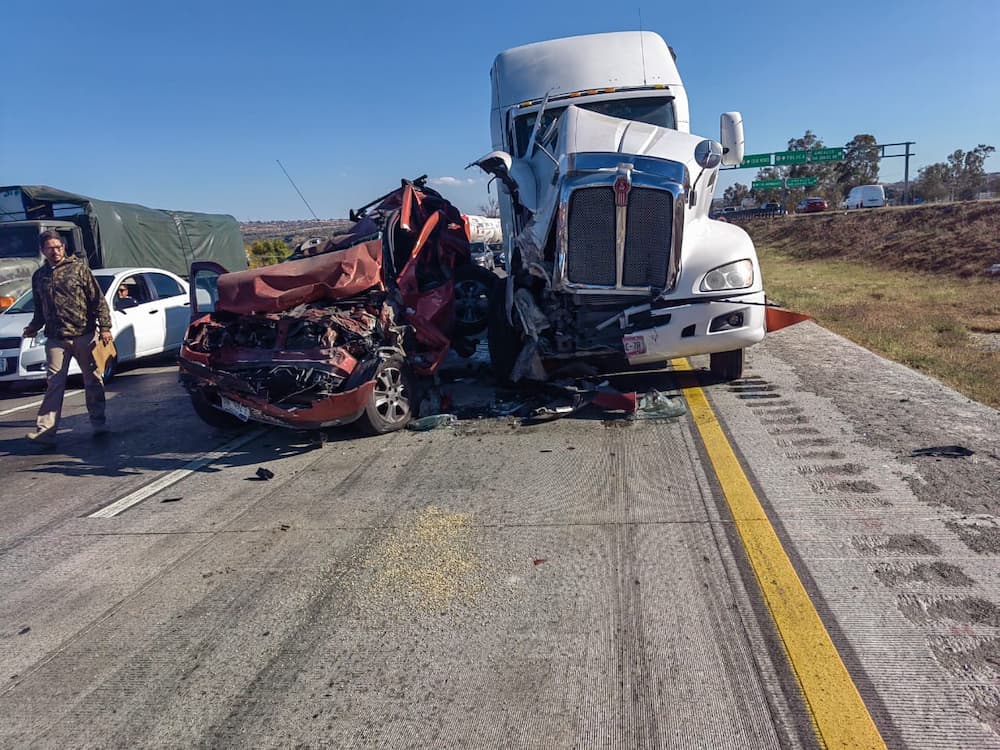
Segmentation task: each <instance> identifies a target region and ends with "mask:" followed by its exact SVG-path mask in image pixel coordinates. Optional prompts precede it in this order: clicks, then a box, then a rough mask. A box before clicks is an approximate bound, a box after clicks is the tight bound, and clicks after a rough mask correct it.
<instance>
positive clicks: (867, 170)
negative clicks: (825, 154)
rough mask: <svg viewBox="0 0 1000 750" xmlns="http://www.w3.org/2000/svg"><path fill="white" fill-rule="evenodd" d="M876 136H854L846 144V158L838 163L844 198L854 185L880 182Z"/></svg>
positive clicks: (837, 168)
mask: <svg viewBox="0 0 1000 750" xmlns="http://www.w3.org/2000/svg"><path fill="white" fill-rule="evenodd" d="M877 143H878V142H877V141H876V140H875V136H873V135H868V134H867V133H864V134H861V133H859V134H858V135H856V136H854V137H853V138H852V139H851V140H849V141H848V142H847V143H846V144H845V145H844V160H843V161H842V162H840V163H838V164H837V167H836V172H837V185H838V186H839V187H840V197H841V198H844V197H845V196H846V195H847V194H848V193H849V192H850V191H851V188H852V187H857V186H858V185H872V184H874V183H876V182H878V168H879V150H878V146H877Z"/></svg>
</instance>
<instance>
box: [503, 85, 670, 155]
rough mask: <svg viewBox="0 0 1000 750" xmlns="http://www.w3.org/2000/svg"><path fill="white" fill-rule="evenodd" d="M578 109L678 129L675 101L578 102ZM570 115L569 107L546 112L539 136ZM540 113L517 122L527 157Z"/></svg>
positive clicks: (520, 143) (519, 146)
mask: <svg viewBox="0 0 1000 750" xmlns="http://www.w3.org/2000/svg"><path fill="white" fill-rule="evenodd" d="M574 104H575V105H576V106H577V107H580V108H582V109H586V110H589V111H591V112H596V113H597V114H599V115H608V116H609V117H620V118H622V119H623V120H635V121H637V122H644V123H647V124H649V125H656V126H658V127H661V128H671V129H675V128H676V127H677V121H676V119H675V118H674V99H673V97H664V96H650V97H642V98H636V99H606V100H604V101H597V102H578V103H577V102H574ZM565 111H566V107H549V108H546V110H545V114H544V115H543V116H542V127H541V128H540V129H539V131H538V132H539V133H540V134H541V133H545V132H546V131H547V130H548V128H549V125H551V124H552V121H553V120H556V119H558V117H559V116H560V115H561V114H562V113H563V112H565ZM536 114H537V113H536V112H530V113H529V114H526V115H522V116H521V117H518V118H517V119H516V120H515V121H514V130H515V137H516V139H517V150H518V153H519V154H523V153H524V152H525V149H526V148H527V147H528V141H529V140H530V138H531V129H532V128H533V127H534V125H535V115H536Z"/></svg>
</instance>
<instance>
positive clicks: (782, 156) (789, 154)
mask: <svg viewBox="0 0 1000 750" xmlns="http://www.w3.org/2000/svg"><path fill="white" fill-rule="evenodd" d="M807 153H809V152H808V151H779V152H778V153H776V154H775V155H774V164H775V166H777V165H778V164H805V163H806V154H807Z"/></svg>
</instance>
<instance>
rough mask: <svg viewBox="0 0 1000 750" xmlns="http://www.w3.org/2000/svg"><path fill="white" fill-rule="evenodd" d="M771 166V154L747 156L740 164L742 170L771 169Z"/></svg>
mask: <svg viewBox="0 0 1000 750" xmlns="http://www.w3.org/2000/svg"><path fill="white" fill-rule="evenodd" d="M769 166H771V155H770V154H747V155H746V156H744V157H743V161H741V162H740V167H739V168H740V169H743V168H745V167H769Z"/></svg>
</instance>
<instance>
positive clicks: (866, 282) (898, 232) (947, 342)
mask: <svg viewBox="0 0 1000 750" xmlns="http://www.w3.org/2000/svg"><path fill="white" fill-rule="evenodd" d="M744 228H745V229H747V231H748V232H749V233H750V235H751V236H752V237H753V238H754V241H755V243H756V244H757V249H758V252H759V254H760V262H761V267H762V271H763V274H764V282H765V288H766V289H767V292H768V297H769V298H770V299H772V300H774V301H775V302H777V303H779V304H781V305H783V306H785V307H787V308H789V309H792V310H795V311H797V312H802V313H806V314H808V315H811V316H812V317H813V318H814V319H815V320H816V321H817V322H818V323H819V324H820V325H822V326H824V327H826V328H828V329H830V330H832V331H835V332H837V333H839V334H841V335H842V336H845V337H847V338H849V339H851V340H852V341H855V342H856V343H858V344H860V345H862V346H864V347H866V348H868V349H871V350H872V351H875V352H878V353H879V354H882V355H883V356H886V357H888V358H890V359H893V360H895V361H896V362H900V363H902V364H904V365H906V366H908V367H912V368H913V369H915V370H920V371H922V372H925V373H927V374H928V375H931V376H933V377H935V378H937V379H938V380H941V381H942V382H945V383H948V384H949V385H951V386H952V387H954V388H955V389H956V390H958V391H960V392H962V393H964V394H966V395H967V396H969V397H970V398H973V399H975V400H977V401H981V402H982V403H985V404H989V405H990V406H993V407H994V408H1000V277H992V278H991V277H987V276H986V275H985V274H984V271H985V269H986V268H988V267H989V266H990V265H992V264H993V263H1000V202H997V201H989V202H979V203H971V204H949V205H946V206H920V207H914V208H898V209H892V208H890V209H880V210H869V211H851V212H848V213H845V212H836V213H830V214H825V215H815V216H788V217H779V218H777V219H773V220H766V221H757V222H755V223H748V224H746V225H744ZM904 269H906V270H904Z"/></svg>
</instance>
